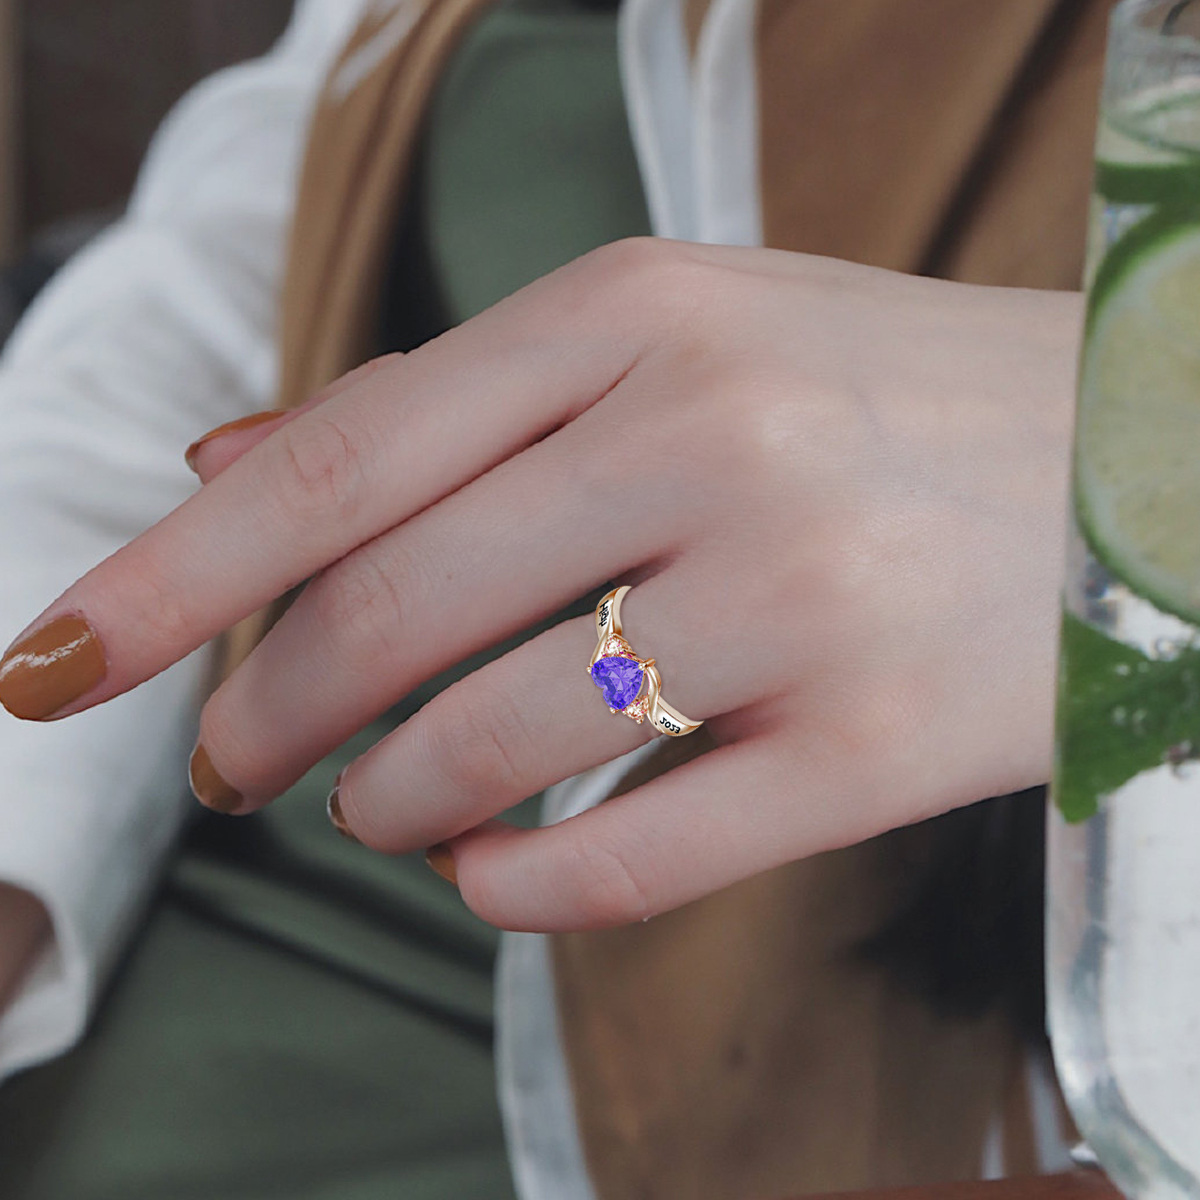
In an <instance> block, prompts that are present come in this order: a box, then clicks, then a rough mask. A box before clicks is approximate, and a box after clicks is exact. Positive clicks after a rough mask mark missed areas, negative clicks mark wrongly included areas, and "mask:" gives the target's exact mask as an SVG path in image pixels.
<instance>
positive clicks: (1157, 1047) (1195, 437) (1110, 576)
mask: <svg viewBox="0 0 1200 1200" xmlns="http://www.w3.org/2000/svg"><path fill="white" fill-rule="evenodd" d="M1198 39H1200V3H1190V2H1185V3H1174V4H1172V3H1163V2H1161V0H1123V2H1122V3H1121V4H1119V5H1118V6H1117V7H1116V9H1115V10H1114V12H1113V16H1112V20H1111V25H1110V36H1109V49H1108V58H1107V64H1106V70H1105V82H1104V91H1103V95H1102V100H1101V114H1100V125H1099V131H1098V135H1097V140H1096V171H1095V185H1094V190H1093V196H1092V211H1091V221H1090V230H1089V244H1088V269H1087V275H1088V278H1087V284H1088V315H1087V323H1086V329H1085V335H1084V344H1083V351H1082V355H1081V360H1080V373H1079V393H1078V408H1077V424H1076V433H1075V463H1074V475H1073V479H1074V482H1073V491H1072V501H1073V502H1072V515H1073V523H1072V531H1071V541H1070V547H1069V551H1068V567H1067V583H1066V589H1065V593H1064V605H1063V626H1062V642H1061V655H1060V670H1059V696H1058V719H1057V753H1056V761H1055V777H1054V786H1053V796H1054V801H1055V803H1054V804H1053V805H1052V806H1051V809H1050V814H1049V857H1048V887H1047V892H1048V894H1047V985H1048V990H1049V994H1048V1002H1049V1023H1050V1034H1051V1039H1052V1042H1053V1045H1054V1055H1055V1062H1056V1066H1057V1069H1058V1073H1059V1078H1060V1080H1061V1082H1062V1084H1063V1088H1064V1091H1065V1094H1066V1097H1067V1101H1068V1103H1069V1105H1070V1107H1071V1110H1072V1112H1073V1114H1074V1116H1075V1119H1076V1121H1077V1123H1078V1125H1079V1128H1080V1131H1081V1132H1082V1133H1083V1135H1084V1136H1085V1138H1086V1139H1087V1141H1088V1144H1089V1145H1090V1146H1091V1148H1092V1150H1093V1151H1094V1152H1095V1154H1096V1156H1097V1157H1098V1158H1099V1160H1100V1162H1101V1164H1102V1165H1103V1166H1104V1167H1105V1169H1106V1170H1107V1171H1108V1173H1109V1175H1110V1176H1111V1177H1112V1179H1113V1181H1114V1182H1115V1183H1116V1184H1117V1185H1118V1186H1119V1187H1120V1188H1121V1189H1122V1190H1123V1191H1124V1192H1125V1193H1126V1194H1127V1195H1129V1196H1138V1197H1160V1196H1161V1197H1192V1198H1200V763H1198V762H1197V761H1196V759H1197V756H1200V40H1198Z"/></svg>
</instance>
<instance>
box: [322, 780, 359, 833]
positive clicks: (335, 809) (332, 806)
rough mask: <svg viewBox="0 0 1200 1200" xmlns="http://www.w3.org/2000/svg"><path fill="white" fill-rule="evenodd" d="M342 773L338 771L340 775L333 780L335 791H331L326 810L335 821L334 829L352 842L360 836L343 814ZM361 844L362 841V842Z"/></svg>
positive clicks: (332, 820) (330, 818) (326, 802)
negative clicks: (357, 835) (355, 833)
mask: <svg viewBox="0 0 1200 1200" xmlns="http://www.w3.org/2000/svg"><path fill="white" fill-rule="evenodd" d="M341 790H342V773H341V771H339V772H338V777H337V778H336V779H335V780H334V781H333V791H332V792H330V793H329V799H328V800H326V801H325V811H326V812H327V813H328V814H329V820H330V821H331V822H332V823H333V827H334V829H336V830H337V831H338V833H340V834H341V835H342V837H344V838H347V839H348V840H350V841H352V842H357V841H358V838H356V837H355V836H354V834H353V833H352V832H351V829H350V826H349V825H347V824H346V818H345V817H344V816H342V800H341V794H340V793H341ZM360 844H361V843H360Z"/></svg>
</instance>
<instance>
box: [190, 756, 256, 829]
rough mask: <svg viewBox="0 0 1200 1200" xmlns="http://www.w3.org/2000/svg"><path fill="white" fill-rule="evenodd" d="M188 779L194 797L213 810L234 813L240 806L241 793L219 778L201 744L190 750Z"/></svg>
mask: <svg viewBox="0 0 1200 1200" xmlns="http://www.w3.org/2000/svg"><path fill="white" fill-rule="evenodd" d="M188 780H189V781H190V782H191V785H192V791H193V792H195V793H196V799H197V800H199V801H200V803H201V804H203V805H204V806H205V807H206V808H211V809H212V810H213V812H219V813H225V814H226V815H228V814H230V813H235V812H237V810H238V809H239V808H241V807H242V799H243V797H242V793H241V792H239V791H237V789H236V788H233V787H231V786H230V785H229V784H227V783H226V782H225V780H224V779H222V778H221V775H220V773H219V772H218V771H217V768H216V767H214V766H213V763H212V759H211V758H209V757H208V751H207V750H205V748H204V747H203V746H202V745H197V746H196V749H195V750H193V751H192V761H191V762H189V763H188Z"/></svg>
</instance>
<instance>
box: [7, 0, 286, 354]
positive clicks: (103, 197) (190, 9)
mask: <svg viewBox="0 0 1200 1200" xmlns="http://www.w3.org/2000/svg"><path fill="white" fill-rule="evenodd" d="M292 4H293V0H0V342H2V341H3V339H4V338H5V337H6V336H7V334H8V330H9V329H10V328H11V325H12V322H13V321H14V320H15V317H16V316H17V315H18V314H19V313H20V311H21V309H22V308H23V307H24V306H25V305H26V304H27V303H28V302H29V300H30V299H32V297H33V295H35V294H36V292H37V291H38V289H39V288H40V287H41V286H42V284H44V283H45V281H46V279H47V278H49V276H50V275H51V274H52V273H53V271H54V270H55V269H56V267H57V266H58V265H59V264H60V263H61V262H62V261H63V260H64V259H65V258H66V257H67V256H68V255H69V254H70V253H71V252H72V251H73V250H75V249H76V248H77V247H78V246H79V245H81V244H82V243H83V242H84V241H86V240H87V238H88V237H90V236H92V235H93V234H94V233H95V232H96V231H97V230H98V229H100V228H102V227H103V226H104V225H105V224H106V223H107V222H108V221H110V220H112V218H113V217H114V216H116V215H117V214H119V213H120V211H121V208H122V206H123V204H124V202H125V200H126V198H127V197H128V195H129V191H130V188H131V187H132V185H133V181H134V178H135V176H136V174H137V167H138V163H139V162H140V161H141V158H142V155H143V154H144V153H145V151H146V147H147V145H148V144H149V141H150V137H151V135H152V134H153V132H154V129H155V127H156V126H157V125H158V123H159V122H160V121H161V120H162V118H163V117H164V116H165V115H166V113H167V110H168V109H169V108H170V107H171V105H172V104H173V103H174V102H175V101H176V100H177V99H178V98H179V97H180V96H181V95H182V94H183V93H184V92H185V91H186V90H187V89H188V88H189V87H190V86H191V85H192V84H193V83H195V82H196V81H197V80H198V79H201V78H202V77H203V76H205V75H208V74H211V73H212V72H213V71H215V70H217V69H219V68H220V67H223V66H227V65H229V64H230V63H235V62H239V61H241V60H242V59H245V58H251V57H253V56H255V55H257V54H261V53H262V52H263V51H264V50H266V49H267V48H268V47H270V45H271V43H272V42H273V41H274V40H275V39H276V38H277V37H278V36H279V34H280V33H281V32H282V31H283V28H284V26H285V25H286V24H287V20H288V17H289V15H290V14H291V10H292Z"/></svg>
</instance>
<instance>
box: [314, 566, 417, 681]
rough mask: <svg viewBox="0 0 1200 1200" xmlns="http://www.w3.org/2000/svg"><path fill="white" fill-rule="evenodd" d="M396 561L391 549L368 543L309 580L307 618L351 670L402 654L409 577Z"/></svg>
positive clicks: (373, 667) (377, 665)
mask: <svg viewBox="0 0 1200 1200" xmlns="http://www.w3.org/2000/svg"><path fill="white" fill-rule="evenodd" d="M396 567H397V564H396V562H395V557H394V554H392V553H390V552H389V554H388V555H387V556H386V557H385V556H384V555H383V554H382V553H381V551H380V550H379V548H378V547H376V546H372V545H368V546H365V547H362V548H361V549H359V550H356V551H353V552H352V553H351V554H349V555H347V557H346V558H344V559H343V560H342V561H341V562H340V563H338V564H337V567H336V568H335V569H334V570H331V571H327V572H324V573H322V574H321V575H320V576H318V577H317V578H316V579H315V580H313V582H312V584H310V586H309V589H308V592H307V593H306V597H308V598H309V599H308V602H309V603H311V605H312V620H313V622H314V624H315V625H316V627H317V629H318V630H319V631H320V634H321V636H323V637H324V638H326V639H327V640H328V641H329V642H330V643H331V644H333V645H334V646H336V647H337V654H338V656H339V659H340V660H341V661H343V662H345V663H346V665H347V666H348V668H349V669H351V670H353V669H356V668H360V667H361V668H363V669H370V670H374V671H377V670H379V669H380V666H381V664H388V663H392V662H395V661H396V660H397V659H399V658H400V657H401V655H402V652H403V644H402V635H401V630H402V628H403V624H404V615H405V613H407V612H408V610H409V608H410V607H411V605H410V596H411V578H412V577H411V575H409V574H408V573H407V572H406V571H403V570H397V569H396ZM402 580H403V581H405V582H403V583H402V582H401V581H402Z"/></svg>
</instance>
